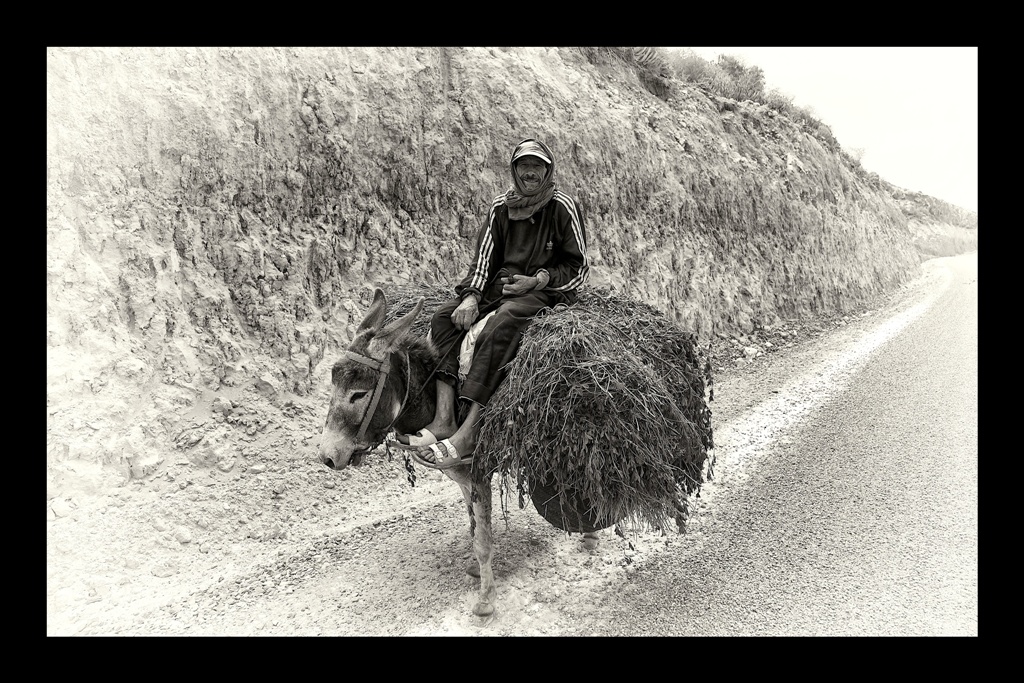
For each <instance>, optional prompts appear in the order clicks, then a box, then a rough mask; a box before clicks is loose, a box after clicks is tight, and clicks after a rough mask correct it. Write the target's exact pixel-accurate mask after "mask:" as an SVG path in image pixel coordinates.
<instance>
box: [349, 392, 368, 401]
mask: <svg viewBox="0 0 1024 683" xmlns="http://www.w3.org/2000/svg"><path fill="white" fill-rule="evenodd" d="M363 396H366V392H365V391H353V392H352V393H351V394H350V395H349V397H348V402H349V403H355V402H356V401H358V400H359V399H361V398H362V397H363Z"/></svg>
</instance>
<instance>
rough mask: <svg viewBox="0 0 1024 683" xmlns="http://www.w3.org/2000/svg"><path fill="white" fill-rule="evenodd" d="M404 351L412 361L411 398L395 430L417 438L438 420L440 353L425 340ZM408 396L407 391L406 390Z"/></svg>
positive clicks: (404, 348)
mask: <svg viewBox="0 0 1024 683" xmlns="http://www.w3.org/2000/svg"><path fill="white" fill-rule="evenodd" d="M401 351H402V353H403V355H404V354H408V358H409V377H408V382H409V384H408V393H409V395H408V397H407V398H406V405H405V408H404V410H403V411H402V414H401V415H400V416H399V418H398V420H397V421H396V422H395V425H394V427H395V430H396V431H397V432H399V433H402V434H413V433H415V432H417V431H419V430H420V429H422V428H423V427H426V426H427V425H428V424H430V422H431V421H432V420H433V419H434V411H435V409H436V408H437V375H436V373H435V372H434V370H435V368H436V367H437V353H436V352H435V351H434V349H433V347H431V346H430V345H429V343H428V342H427V341H426V340H425V339H417V340H413V341H411V342H409V343H408V344H407V345H403V348H402V349H401ZM403 379H404V377H403ZM404 393H405V388H403V389H402V394H404Z"/></svg>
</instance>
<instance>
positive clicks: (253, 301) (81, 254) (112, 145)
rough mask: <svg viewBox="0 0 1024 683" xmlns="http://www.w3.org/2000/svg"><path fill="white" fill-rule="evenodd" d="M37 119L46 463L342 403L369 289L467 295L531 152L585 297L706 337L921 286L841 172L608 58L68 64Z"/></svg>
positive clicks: (255, 55)
mask: <svg viewBox="0 0 1024 683" xmlns="http://www.w3.org/2000/svg"><path fill="white" fill-rule="evenodd" d="M587 55H589V57H588V56H587ZM47 99H48V101H47V354H48V355H47V404H48V433H49V434H63V435H67V434H71V433H74V434H75V435H76V436H75V438H73V439H71V438H68V437H66V436H61V437H53V438H51V439H49V442H50V458H51V459H57V460H60V459H66V458H81V459H86V460H91V461H102V462H128V463H132V462H137V461H139V460H140V459H144V458H145V457H147V454H148V453H151V452H152V450H153V449H155V448H160V447H161V446H166V445H167V444H169V443H170V442H171V441H172V440H173V439H175V438H179V439H180V438H181V431H182V424H183V423H185V422H186V421H187V420H188V419H189V418H190V416H192V415H194V414H195V412H196V411H198V410H200V406H201V405H203V401H206V402H207V404H206V405H207V410H208V402H209V401H210V400H211V399H212V397H215V396H217V395H218V394H224V395H227V394H229V393H230V392H231V390H232V389H237V388H239V387H243V386H246V387H251V386H255V387H256V388H257V389H258V390H260V391H261V392H262V393H263V394H264V395H265V396H267V397H268V398H269V399H270V400H272V401H274V402H275V403H276V404H278V405H284V404H287V402H288V401H289V400H291V399H293V398H298V397H305V396H310V395H311V394H316V393H317V392H321V393H322V392H324V391H326V381H325V379H324V378H325V377H326V376H328V373H329V367H330V365H331V363H332V362H333V360H334V358H335V357H336V355H337V353H338V351H339V349H341V348H343V347H344V345H345V344H346V342H347V341H348V340H349V339H350V337H351V335H352V332H353V330H354V328H355V326H356V325H357V324H358V322H359V321H360V320H361V318H362V313H363V312H364V311H365V309H366V306H367V304H368V303H369V301H370V298H371V296H372V292H373V289H374V288H375V287H378V286H379V287H382V288H383V289H384V290H385V291H387V290H388V288H389V286H394V285H395V284H399V283H406V282H410V281H425V282H443V283H450V284H454V283H455V282H457V281H458V280H459V279H460V278H461V277H462V276H463V274H464V273H465V270H466V268H467V267H468V265H469V262H470V258H471V253H472V249H473V246H474V240H475V235H476V232H477V230H478V229H479V227H480V226H481V225H482V221H483V220H484V217H485V216H486V212H487V207H488V206H489V204H490V201H491V199H492V198H493V197H494V196H495V195H496V194H498V193H499V192H502V191H504V190H505V189H506V188H507V186H508V184H509V177H508V171H507V160H508V156H509V154H510V152H511V150H512V148H513V146H514V145H515V144H516V143H517V142H519V141H520V140H521V139H523V138H526V137H536V138H540V139H542V140H544V141H545V142H546V143H547V144H548V145H549V146H550V147H551V148H552V150H553V152H554V154H555V155H556V157H557V158H556V162H557V183H558V185H559V187H560V188H561V189H563V190H565V191H567V192H568V193H570V194H572V195H574V196H575V197H577V198H578V199H579V200H580V202H581V203H582V205H583V206H584V208H585V211H586V223H587V238H588V242H589V244H588V248H589V254H590V257H591V260H592V265H593V275H592V280H591V286H598V287H601V286H604V287H611V288H614V289H615V290H616V291H618V292H621V293H625V294H628V295H632V296H636V297H639V298H642V299H644V300H647V301H649V302H650V303H652V304H653V305H655V306H656V307H658V308H659V309H661V310H664V311H665V312H667V313H668V314H669V315H671V316H673V317H674V318H675V319H676V320H677V321H678V322H679V323H680V324H682V325H684V326H686V327H688V328H690V329H692V330H693V331H694V332H696V333H697V334H698V335H700V336H701V337H702V338H709V337H710V336H712V335H713V334H717V333H722V334H725V333H735V332H741V331H749V330H750V329H752V328H753V327H755V326H758V325H764V326H768V325H772V324H774V323H776V322H777V321H778V320H779V319H780V318H792V317H799V316H804V315H809V314H813V313H814V312H820V311H832V310H837V309H838V310H842V309H844V308H845V307H849V306H854V305H856V304H857V303H859V302H861V301H863V300H864V299H865V298H866V297H870V296H873V295H876V294H878V293H881V292H884V291H888V290H890V289H892V288H893V287H894V286H895V285H897V284H899V283H900V282H901V281H903V280H904V279H905V278H907V277H908V276H910V275H911V274H912V273H913V271H914V268H915V266H916V265H917V264H918V263H919V260H920V256H919V254H918V252H917V251H916V250H915V249H914V247H913V238H912V236H911V234H910V232H909V231H908V226H907V219H906V217H905V216H904V214H903V213H902V212H901V210H900V209H899V207H898V206H897V204H896V203H895V202H894V200H893V199H892V198H891V197H890V196H889V194H888V193H887V192H885V191H883V190H880V189H879V188H878V187H875V186H873V184H872V183H871V182H869V180H867V179H866V178H865V176H864V174H863V171H859V169H853V168H851V167H850V166H849V164H848V163H847V162H845V161H844V160H843V158H842V156H841V155H840V154H838V153H837V152H838V150H834V149H826V148H825V147H823V145H822V143H821V142H819V141H818V140H817V139H816V138H815V137H813V136H812V135H811V134H809V133H807V132H804V131H803V130H801V128H800V127H799V126H797V125H796V124H794V123H793V122H791V121H789V120H788V119H786V118H784V117H781V116H779V115H776V113H775V112H774V111H772V110H770V109H768V108H767V107H758V106H756V105H754V104H753V103H751V102H745V103H736V102H732V101H729V100H722V99H720V98H715V97H711V96H709V95H707V94H705V93H704V92H702V91H700V90H699V89H696V88H693V87H687V86H685V85H678V86H677V87H675V88H674V89H673V92H672V93H671V94H670V95H669V96H668V98H667V99H662V98H659V97H656V96H655V95H653V94H652V93H651V92H649V91H648V90H647V89H645V88H644V87H643V86H642V84H641V82H640V81H639V80H638V78H637V75H636V72H635V69H634V68H633V67H631V65H629V64H628V63H625V62H623V61H622V60H619V59H617V58H615V56H614V55H611V54H602V53H601V52H600V51H586V53H585V52H584V51H581V50H578V49H573V48H561V49H556V48H134V49H133V48H52V49H50V50H49V51H48V59H47ZM138 469H139V471H144V470H145V468H138ZM133 471H135V470H133Z"/></svg>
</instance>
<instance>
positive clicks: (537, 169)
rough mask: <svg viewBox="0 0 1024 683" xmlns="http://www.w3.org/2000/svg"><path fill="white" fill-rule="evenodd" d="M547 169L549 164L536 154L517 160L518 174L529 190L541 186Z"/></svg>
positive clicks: (532, 190) (531, 190)
mask: <svg viewBox="0 0 1024 683" xmlns="http://www.w3.org/2000/svg"><path fill="white" fill-rule="evenodd" d="M547 170H548V167H547V164H545V163H544V162H543V161H541V160H540V159H538V158H537V157H534V156H525V157H523V158H522V159H520V160H519V161H517V162H516V174H517V175H518V176H519V180H520V181H522V183H523V187H524V188H526V191H527V192H534V191H535V190H537V188H539V187H540V184H541V182H543V180H544V176H545V175H546V174H547Z"/></svg>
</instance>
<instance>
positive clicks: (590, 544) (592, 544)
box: [583, 532, 600, 550]
mask: <svg viewBox="0 0 1024 683" xmlns="http://www.w3.org/2000/svg"><path fill="white" fill-rule="evenodd" d="M599 542H600V539H598V538H597V534H595V533H592V532H590V533H585V534H583V547H584V548H586V549H587V550H597V545H598V543H599Z"/></svg>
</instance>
